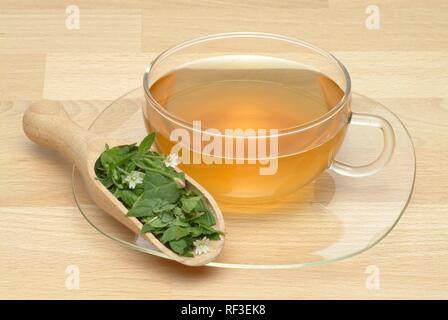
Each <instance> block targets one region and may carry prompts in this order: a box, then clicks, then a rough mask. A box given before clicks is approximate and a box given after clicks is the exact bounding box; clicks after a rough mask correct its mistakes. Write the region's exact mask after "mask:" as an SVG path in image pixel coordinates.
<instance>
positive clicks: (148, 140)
mask: <svg viewBox="0 0 448 320" xmlns="http://www.w3.org/2000/svg"><path fill="white" fill-rule="evenodd" d="M155 137H156V133H155V132H151V133H150V134H148V135H147V136H146V137H145V138H144V139H143V140H142V142H141V143H140V145H139V146H138V151H137V154H138V155H140V156H141V155H144V154H145V153H146V152H147V151H149V149H150V148H151V146H152V144H153V142H154V139H155Z"/></svg>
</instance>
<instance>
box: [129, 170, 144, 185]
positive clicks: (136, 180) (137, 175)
mask: <svg viewBox="0 0 448 320" xmlns="http://www.w3.org/2000/svg"><path fill="white" fill-rule="evenodd" d="M144 176H145V174H144V173H143V172H139V171H132V172H131V174H129V175H127V176H126V178H124V182H127V183H128V184H129V189H135V186H136V185H138V184H141V183H143V177H144Z"/></svg>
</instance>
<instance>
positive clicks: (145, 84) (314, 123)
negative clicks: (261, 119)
mask: <svg viewBox="0 0 448 320" xmlns="http://www.w3.org/2000/svg"><path fill="white" fill-rule="evenodd" d="M249 37H250V38H261V39H274V40H280V41H284V42H288V43H291V44H294V45H299V46H302V47H306V48H308V49H310V50H313V51H315V52H317V53H319V54H320V55H322V56H324V57H326V58H328V59H329V60H331V61H332V62H333V63H335V64H336V65H337V66H338V67H339V69H340V70H341V71H342V73H343V75H344V78H345V90H344V95H343V96H342V98H341V99H340V100H339V101H338V103H337V104H336V105H335V106H334V107H333V108H331V109H330V110H329V111H328V112H326V113H325V114H323V115H321V116H320V117H318V118H316V119H314V120H312V121H309V122H307V123H304V124H301V125H298V126H294V127H290V128H286V129H279V130H278V131H277V133H275V134H268V135H266V137H274V136H276V137H278V136H285V135H290V134H295V133H297V132H301V131H306V130H308V129H311V128H313V127H315V126H318V125H320V124H322V123H324V122H326V121H327V120H329V119H331V118H332V117H333V116H334V115H335V114H337V113H338V112H339V111H340V110H341V109H342V108H344V106H345V105H346V104H347V102H348V101H349V100H350V96H351V78H350V74H349V73H348V70H347V68H346V67H345V65H344V64H343V63H342V62H341V61H340V60H339V59H338V58H336V57H335V56H334V55H333V54H332V53H330V52H328V51H326V50H324V49H322V48H320V47H318V46H315V45H313V44H311V43H309V42H306V41H304V40H300V39H296V38H292V37H288V36H283V35H278V34H274V33H264V32H227V33H217V34H211V35H207V36H202V37H197V38H193V39H190V40H187V41H184V42H181V43H180V44H178V45H176V46H174V47H170V48H168V49H166V50H165V51H163V52H161V53H160V54H159V55H158V56H156V58H155V59H154V60H153V61H152V62H150V63H149V64H148V66H147V67H146V69H145V73H144V75H143V89H144V92H145V97H146V99H149V102H150V104H151V106H152V107H153V108H154V109H155V110H156V111H157V112H158V113H159V114H160V115H161V116H162V117H164V118H167V119H168V120H169V121H171V122H173V123H175V124H176V125H178V126H180V127H182V128H185V129H187V130H191V131H196V132H200V133H206V134H207V135H209V136H215V135H216V136H220V137H229V138H233V136H227V135H226V134H221V133H220V134H217V133H212V132H205V130H206V128H202V129H201V130H198V128H196V127H194V126H193V124H192V123H190V122H188V121H185V120H183V119H181V118H179V117H176V116H175V115H174V114H172V113H171V112H169V111H167V110H166V109H165V108H163V107H162V106H161V105H160V104H159V103H158V101H157V100H156V99H155V98H154V97H153V95H152V94H151V91H150V90H149V86H148V77H149V74H150V73H151V71H152V70H153V69H154V67H155V66H157V64H158V63H160V62H162V61H163V60H164V59H165V58H167V57H169V56H170V55H171V54H173V53H175V52H177V51H179V50H182V49H184V48H186V47H190V46H192V45H196V44H199V43H203V42H207V41H210V40H218V39H228V38H249ZM257 137H258V138H260V136H257Z"/></svg>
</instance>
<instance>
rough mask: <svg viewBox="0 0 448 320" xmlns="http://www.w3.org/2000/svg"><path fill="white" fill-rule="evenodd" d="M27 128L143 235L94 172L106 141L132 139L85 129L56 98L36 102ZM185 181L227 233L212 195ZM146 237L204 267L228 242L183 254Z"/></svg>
mask: <svg viewBox="0 0 448 320" xmlns="http://www.w3.org/2000/svg"><path fill="white" fill-rule="evenodd" d="M23 130H24V131H25V134H26V135H27V136H28V138H30V139H31V140H32V141H34V142H35V143H37V144H39V145H42V146H45V147H48V148H51V149H55V150H56V151H57V152H59V153H61V154H63V155H64V156H66V157H67V158H68V159H70V160H71V161H72V162H73V163H74V164H75V166H76V167H77V168H78V170H79V171H80V172H81V175H82V177H83V179H84V183H85V185H86V187H87V190H88V192H89V194H90V196H91V197H92V199H93V200H94V201H95V203H96V204H97V205H98V206H99V207H100V208H101V209H103V210H104V211H106V212H107V213H108V214H110V215H111V216H112V217H113V218H115V219H116V220H117V221H119V222H120V223H122V224H123V225H125V226H126V227H127V228H129V229H130V230H131V231H132V232H134V233H135V234H141V233H140V230H141V228H142V223H141V222H140V221H139V220H138V219H137V218H134V217H127V216H126V214H127V212H128V209H127V208H126V207H125V206H124V205H123V204H122V203H121V202H120V201H119V200H118V199H117V198H115V196H114V195H113V194H112V193H110V192H109V190H108V189H107V188H106V187H104V186H103V184H102V183H101V182H100V181H98V180H96V179H95V177H96V175H95V171H94V165H95V161H96V160H97V159H98V157H99V156H100V154H101V153H102V152H103V151H104V149H105V144H106V143H107V144H108V145H109V146H110V147H114V146H119V145H124V144H130V143H132V142H129V141H120V140H116V139H115V140H113V139H112V140H107V141H106V139H104V138H102V137H99V136H96V135H94V134H92V133H91V132H88V131H86V130H84V129H82V128H81V127H79V126H78V125H76V124H75V123H74V122H73V121H72V120H71V119H70V118H69V116H68V115H67V113H66V112H65V110H64V108H63V107H62V106H61V104H60V103H58V102H55V101H41V102H37V103H35V104H32V105H31V106H30V107H29V108H28V109H27V110H26V111H25V114H24V116H23ZM177 170H178V169H177ZM185 182H186V183H185V188H188V189H192V190H194V191H196V192H198V193H199V194H202V195H203V196H204V198H203V199H204V204H205V205H206V206H207V208H208V209H209V210H210V211H211V212H212V213H213V214H214V215H215V218H216V225H215V228H216V229H217V230H219V231H222V232H224V219H223V217H222V213H221V210H220V209H219V207H218V205H217V204H216V202H215V200H214V199H213V198H212V196H211V195H210V194H209V193H208V192H207V191H206V190H205V189H204V188H202V187H201V186H200V185H199V184H198V183H197V182H196V181H194V180H193V179H191V178H190V177H189V176H187V175H186V176H185ZM142 237H143V238H144V239H146V240H148V241H149V242H151V243H152V244H153V245H154V246H155V247H156V248H157V249H159V250H160V251H161V252H163V253H164V254H165V255H167V256H168V257H169V258H170V259H172V260H175V261H177V262H179V263H182V264H185V265H188V266H201V265H204V264H206V263H208V262H210V261H212V260H213V259H214V258H216V257H217V256H218V254H219V253H220V251H221V249H222V247H223V244H224V239H223V236H221V239H220V240H217V241H210V245H209V249H210V250H209V252H208V253H207V254H203V255H199V256H194V257H183V256H179V255H177V254H176V253H174V252H173V251H171V250H170V249H169V248H167V247H166V246H165V245H163V244H162V243H161V242H160V241H159V240H158V239H157V238H156V237H155V236H154V235H152V234H151V233H146V234H143V235H142Z"/></svg>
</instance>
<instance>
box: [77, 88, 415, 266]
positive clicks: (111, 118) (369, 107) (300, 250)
mask: <svg viewBox="0 0 448 320" xmlns="http://www.w3.org/2000/svg"><path fill="white" fill-rule="evenodd" d="M143 102H144V101H143V92H142V90H141V89H135V90H132V91H130V92H128V93H126V94H125V95H123V96H121V97H120V98H118V99H117V100H116V101H114V102H113V103H112V104H111V105H110V106H108V107H107V108H106V109H104V111H103V112H101V113H100V114H99V115H98V117H97V118H96V119H95V120H94V121H93V123H92V125H91V126H90V128H89V131H91V132H93V133H96V134H99V135H102V136H108V137H111V138H132V139H133V140H131V141H136V142H138V141H140V140H141V139H142V138H143V137H144V136H145V135H146V134H147V132H146V129H145V126H144V124H143V117H142V111H141V107H142V103H143ZM352 109H353V111H355V112H364V113H369V114H375V115H378V116H381V117H383V118H385V119H386V120H387V121H389V122H390V124H391V125H392V126H393V128H394V131H395V135H396V147H395V152H394V155H393V157H392V159H391V161H390V162H389V163H388V165H387V166H386V167H385V168H383V169H382V170H381V171H380V172H379V173H377V174H375V175H372V176H369V177H364V178H351V177H345V176H340V175H338V174H336V173H334V172H332V171H329V170H327V171H326V172H324V173H323V174H322V175H320V176H319V177H318V178H317V179H316V180H315V181H314V182H313V183H311V184H309V185H307V186H305V187H304V188H302V189H300V190H298V191H297V192H295V193H294V194H291V195H289V196H287V197H285V198H283V199H281V200H279V201H278V202H275V203H269V204H266V203H263V204H252V203H251V204H244V205H242V204H238V205H235V204H233V205H232V204H227V203H220V202H219V201H218V204H219V205H220V207H221V209H222V212H223V215H224V218H225V223H226V238H225V240H226V241H225V245H224V249H223V251H222V253H221V255H220V256H219V257H218V259H217V260H215V261H214V262H211V263H209V264H208V265H207V266H210V267H221V268H244V269H297V268H302V267H305V266H310V265H319V264H324V263H328V262H333V261H337V260H341V259H345V258H348V257H352V256H354V255H356V254H359V253H361V252H363V251H365V250H367V249H369V248H371V247H373V246H374V245H375V244H377V243H378V242H379V241H381V240H382V239H383V238H384V237H385V236H386V235H387V234H388V233H389V232H391V230H392V229H393V228H394V226H395V225H396V224H397V223H398V221H399V220H400V217H401V215H402V214H403V212H404V210H405V209H406V207H407V205H408V203H409V199H410V197H411V194H412V190H413V187H414V179H415V153H414V147H413V144H412V141H411V139H410V136H409V134H408V131H407V130H406V128H405V127H404V125H403V123H402V122H401V121H400V120H399V119H398V118H397V117H396V116H395V115H394V114H393V113H392V112H390V111H389V110H388V109H387V108H385V107H384V106H382V105H381V104H379V103H378V102H375V101H372V100H370V99H368V98H366V97H364V96H362V95H359V94H353V100H352ZM381 149H382V135H381V132H380V130H375V129H372V128H365V127H356V126H349V129H348V133H347V137H346V139H345V141H344V144H343V145H342V147H341V149H340V151H339V153H338V155H337V157H336V158H337V159H338V160H341V161H344V162H347V163H350V164H353V165H362V164H366V163H368V162H370V161H372V160H374V159H375V158H376V156H377V155H378V154H379V152H380V151H381ZM72 187H73V194H74V197H75V201H76V204H77V205H78V208H79V210H80V211H81V213H82V215H83V216H84V218H85V219H86V220H87V221H88V222H89V223H90V224H91V225H92V226H93V227H94V228H95V229H96V230H98V231H99V232H101V233H102V234H103V235H105V236H107V237H108V238H110V239H113V240H115V241H118V242H119V243H121V244H123V245H126V246H127V247H129V248H132V249H135V250H139V251H142V252H145V253H148V254H151V255H155V256H158V257H161V258H165V259H168V257H166V256H165V255H164V254H163V253H161V252H159V251H157V250H156V249H155V248H154V247H152V246H151V244H149V243H148V242H146V241H144V240H143V239H141V238H140V237H136V236H135V235H134V234H133V233H132V232H131V231H129V230H128V229H127V228H125V227H123V226H122V225H121V224H120V223H118V222H116V221H115V220H114V219H113V218H111V217H110V216H109V215H108V214H107V213H106V212H104V211H102V210H101V209H99V208H98V207H97V206H96V205H95V204H94V203H93V202H92V200H91V199H90V198H89V195H88V193H87V192H86V189H85V188H84V185H83V183H82V179H81V177H80V175H79V173H78V172H77V170H76V168H75V167H73V175H72Z"/></svg>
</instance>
